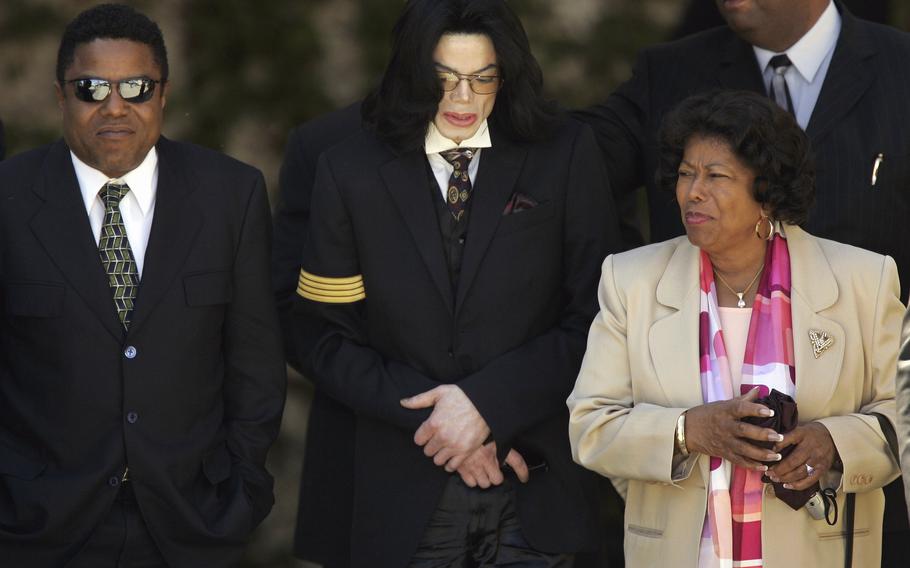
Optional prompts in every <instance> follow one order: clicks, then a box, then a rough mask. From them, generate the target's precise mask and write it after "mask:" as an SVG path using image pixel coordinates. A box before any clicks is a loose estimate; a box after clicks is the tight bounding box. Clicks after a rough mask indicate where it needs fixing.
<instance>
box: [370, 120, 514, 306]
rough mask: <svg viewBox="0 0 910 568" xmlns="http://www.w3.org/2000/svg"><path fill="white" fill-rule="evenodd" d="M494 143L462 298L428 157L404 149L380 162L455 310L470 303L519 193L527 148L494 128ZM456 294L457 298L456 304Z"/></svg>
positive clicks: (487, 152)
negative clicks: (444, 237)
mask: <svg viewBox="0 0 910 568" xmlns="http://www.w3.org/2000/svg"><path fill="white" fill-rule="evenodd" d="M490 135H491V138H492V142H493V144H492V146H491V147H489V148H486V149H484V151H483V155H482V158H481V160H480V168H479V169H478V171H477V179H476V181H475V183H474V190H473V192H472V197H471V199H472V200H473V203H472V204H471V215H470V221H469V222H470V225H469V228H468V231H469V238H468V239H467V242H466V244H465V251H464V257H463V259H462V265H461V272H460V276H459V281H458V292H457V298H454V296H455V294H454V293H453V290H452V284H451V282H450V280H449V271H448V266H447V265H446V260H445V253H444V252H443V250H442V245H441V243H440V237H439V226H438V223H437V220H436V215H435V204H434V203H433V199H432V193H431V192H430V191H429V190H428V187H427V184H429V183H431V181H432V180H430V179H429V177H428V175H427V165H426V155H425V154H424V153H423V152H422V151H412V152H406V153H402V154H400V155H397V156H395V157H393V158H392V159H391V160H390V161H388V162H386V163H385V164H383V165H382V166H380V176H381V177H382V179H383V182H384V183H385V186H386V190H387V191H388V192H389V194H390V195H391V197H392V200H393V201H394V202H395V205H396V207H397V208H398V211H399V213H400V215H401V216H402V218H403V219H404V222H405V224H406V225H407V226H408V229H409V231H410V232H411V236H412V237H413V239H414V244H415V246H416V247H417V250H418V252H419V253H420V256H421V258H423V261H424V263H425V264H426V265H427V269H428V270H429V272H430V276H431V278H432V280H433V282H434V283H435V285H436V287H437V289H438V290H439V293H440V295H441V297H442V299H443V302H444V304H445V305H446V306H447V307H448V309H449V311H450V312H451V313H452V314H455V313H456V312H457V308H458V307H459V306H460V305H461V304H462V303H463V302H464V300H465V298H466V295H467V292H468V290H469V289H470V287H471V284H472V283H473V281H474V277H475V276H476V275H477V271H478V270H479V268H480V265H481V263H482V261H483V257H484V255H485V254H486V251H487V248H488V247H489V245H490V242H491V241H492V239H493V235H494V234H495V233H496V228H497V227H498V226H499V221H500V218H501V217H502V211H503V208H504V207H505V204H506V202H507V201H508V198H509V196H510V195H512V193H513V192H514V187H515V184H516V183H517V181H518V176H519V174H520V173H521V168H522V166H523V164H524V159H525V155H526V153H527V149H526V148H525V147H524V146H522V145H519V144H514V143H512V142H511V141H509V140H508V139H507V138H505V137H504V136H500V135H498V132H497V131H496V130H495V129H493V128H491V132H490ZM453 298H454V302H453Z"/></svg>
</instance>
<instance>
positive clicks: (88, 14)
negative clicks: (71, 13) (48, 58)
mask: <svg viewBox="0 0 910 568" xmlns="http://www.w3.org/2000/svg"><path fill="white" fill-rule="evenodd" d="M96 39H126V40H130V41H135V42H139V43H144V44H145V45H147V46H149V47H150V48H151V50H152V56H153V57H154V58H155V63H156V64H157V65H158V68H159V69H160V70H161V77H160V80H161V81H167V77H168V66H167V49H166V48H165V47H164V36H162V35H161V29H160V28H159V27H158V24H156V23H155V22H153V21H152V20H150V19H149V18H148V17H147V16H146V15H145V14H142V13H140V12H137V11H136V10H134V9H133V8H131V7H130V6H125V5H123V4H99V5H97V6H94V7H92V8H89V9H88V10H85V11H84V12H82V13H80V14H79V15H78V16H76V17H75V18H74V19H73V21H71V22H70V23H69V24H67V26H66V30H64V32H63V37H62V38H61V40H60V48H59V49H58V50H57V82H58V83H61V84H62V83H63V79H64V74H65V73H66V70H67V69H68V68H69V66H70V65H72V64H73V58H74V56H75V52H76V46H78V45H79V44H82V43H89V42H92V41H94V40H96ZM152 78H153V79H154V78H155V77H152Z"/></svg>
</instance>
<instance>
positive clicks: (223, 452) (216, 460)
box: [202, 442, 232, 485]
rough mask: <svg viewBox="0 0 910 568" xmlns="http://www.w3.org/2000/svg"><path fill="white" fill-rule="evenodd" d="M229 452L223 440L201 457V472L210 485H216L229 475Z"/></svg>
mask: <svg viewBox="0 0 910 568" xmlns="http://www.w3.org/2000/svg"><path fill="white" fill-rule="evenodd" d="M231 464H232V462H231V454H230V453H229V452H228V449H227V445H225V444H224V443H223V442H222V443H220V444H218V446H217V447H216V448H215V449H214V450H212V451H210V452H209V453H207V454H206V455H205V457H203V458H202V473H204V474H205V478H206V479H208V480H209V483H211V484H212V485H218V484H219V483H221V482H222V481H224V480H226V479H227V478H229V477H230V476H231Z"/></svg>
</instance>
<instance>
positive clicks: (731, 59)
mask: <svg viewBox="0 0 910 568" xmlns="http://www.w3.org/2000/svg"><path fill="white" fill-rule="evenodd" d="M729 35H730V37H729V40H728V42H727V46H726V48H724V49H723V57H722V58H721V60H720V65H719V67H718V69H717V73H716V76H717V80H718V82H719V83H720V85H721V86H722V87H724V88H725V89H737V90H744V91H753V92H756V93H761V94H764V95H767V91H766V90H765V82H764V80H763V79H762V74H761V69H759V68H758V61H757V60H756V59H755V52H754V51H753V50H752V46H751V45H749V43H748V42H746V41H743V40H741V39H739V38H738V37H737V36H736V35H735V34H733V32H732V31H731V32H729Z"/></svg>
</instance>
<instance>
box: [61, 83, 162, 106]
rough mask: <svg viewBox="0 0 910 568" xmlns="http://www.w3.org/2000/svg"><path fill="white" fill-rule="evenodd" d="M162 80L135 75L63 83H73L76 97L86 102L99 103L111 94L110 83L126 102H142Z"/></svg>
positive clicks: (150, 95)
mask: <svg viewBox="0 0 910 568" xmlns="http://www.w3.org/2000/svg"><path fill="white" fill-rule="evenodd" d="M163 82H164V81H155V80H154V79H149V78H148V77H135V78H133V79H123V80H122V81H108V80H107V79H96V78H82V79H70V80H69V81H64V83H71V84H72V85H73V92H74V93H75V94H76V98H77V99H79V100H80V101H83V102H86V103H100V102H101V101H103V100H106V99H107V98H108V97H109V96H111V91H113V88H112V85H117V92H118V93H120V98H122V99H123V100H125V101H126V102H128V103H144V102H146V101H148V100H149V99H151V98H152V95H153V94H154V92H155V85H156V84H158V83H163Z"/></svg>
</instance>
